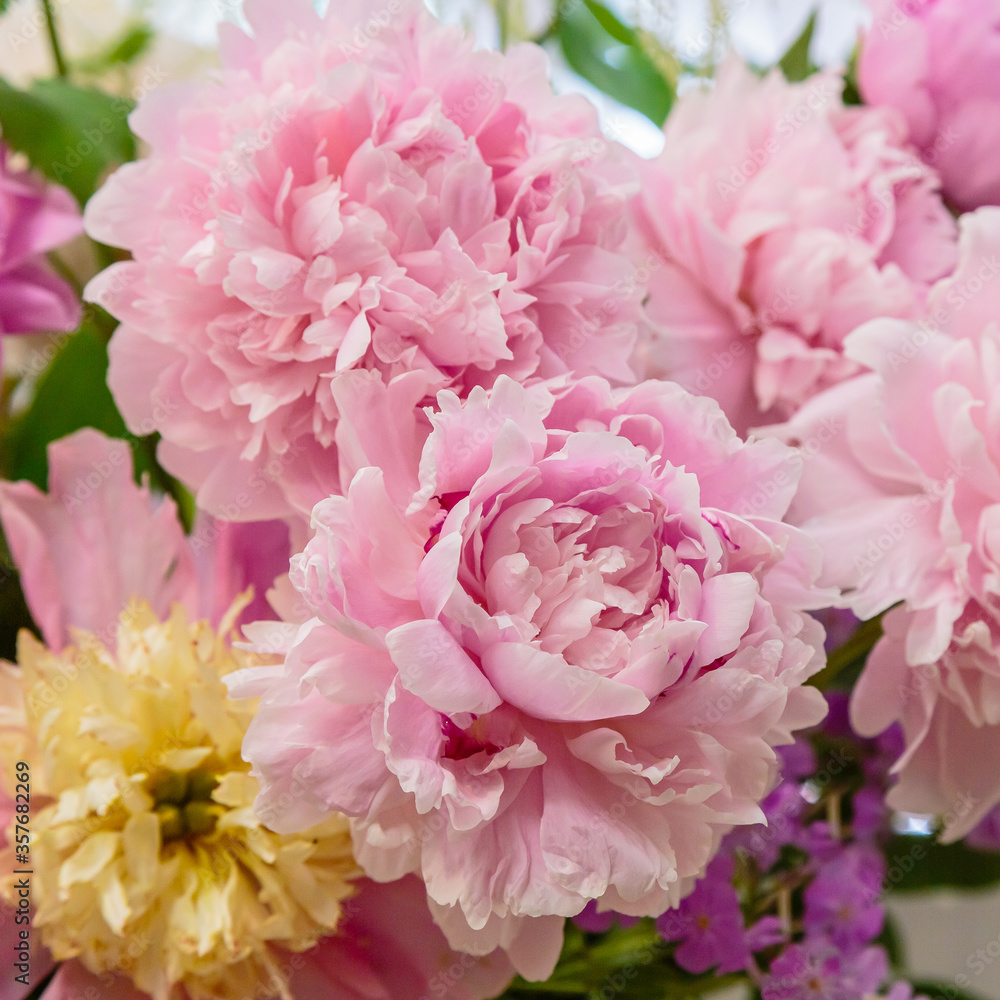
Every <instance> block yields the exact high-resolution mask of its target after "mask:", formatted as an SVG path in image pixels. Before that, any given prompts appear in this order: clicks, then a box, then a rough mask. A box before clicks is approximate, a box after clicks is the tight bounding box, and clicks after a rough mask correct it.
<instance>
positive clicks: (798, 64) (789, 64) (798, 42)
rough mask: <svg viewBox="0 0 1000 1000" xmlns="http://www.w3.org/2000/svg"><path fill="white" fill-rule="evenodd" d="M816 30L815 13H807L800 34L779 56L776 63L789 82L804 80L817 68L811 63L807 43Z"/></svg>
mask: <svg viewBox="0 0 1000 1000" xmlns="http://www.w3.org/2000/svg"><path fill="white" fill-rule="evenodd" d="M815 30H816V13H815V11H814V12H813V13H812V14H810V15H809V20H808V21H806V26H805V28H803V29H802V34H801V35H799V37H798V38H796V39H795V41H794V42H792V47H791V48H790V49H789V50H788V51H787V52H786V53H785V54H784V55H783V56H782V57H781V60H780V61H779V62H778V65H779V66H780V67H781V71H782V72H783V73H784V74H785V79H786V80H788V81H789V82H790V83H795V82H797V81H798V80H804V79H805V78H806V77H807V76H811V75H812V74H813V73H815V72H816V70H817V69H818V68H819V67H817V66H816V65H814V64H813V62H812V60H810V58H809V44H810V42H812V36H813V32H814V31H815Z"/></svg>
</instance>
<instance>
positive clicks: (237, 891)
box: [0, 601, 359, 1000]
mask: <svg viewBox="0 0 1000 1000" xmlns="http://www.w3.org/2000/svg"><path fill="white" fill-rule="evenodd" d="M244 604H245V601H244V602H243V603H238V604H237V605H236V606H234V608H233V609H231V611H230V612H229V615H228V616H227V619H226V620H225V621H224V622H223V623H221V625H220V629H219V634H216V633H215V632H214V631H213V630H212V628H211V627H210V626H209V625H208V624H207V623H206V622H198V623H191V622H189V621H188V618H187V615H186V613H185V612H184V609H183V608H182V607H180V606H179V605H177V606H175V607H174V609H173V612H172V614H171V617H170V619H169V620H168V621H165V622H161V621H159V620H158V619H157V618H156V616H155V615H154V614H153V612H152V610H151V609H150V608H149V606H148V605H147V604H144V603H135V604H133V605H131V606H130V607H129V608H127V609H126V610H125V611H124V612H123V614H122V616H121V618H120V620H119V623H118V631H117V648H116V649H115V650H114V651H110V650H108V649H106V648H105V647H104V646H103V645H102V644H101V643H100V642H98V641H97V639H96V638H95V637H93V636H92V635H89V634H87V633H82V632H78V633H75V634H74V641H75V645H74V646H70V647H68V648H67V649H65V650H63V651H62V652H60V653H53V652H51V651H50V650H48V649H46V648H45V647H44V646H42V645H41V644H40V643H39V642H38V641H37V640H36V639H35V638H34V637H33V636H31V635H30V634H29V633H27V632H23V633H22V634H21V637H20V642H19V644H18V662H19V664H20V669H19V670H18V669H17V668H14V667H13V666H10V665H6V666H5V668H4V669H5V671H6V676H4V677H3V678H2V683H0V689H2V690H5V691H6V690H7V689H8V688H9V687H10V685H11V684H12V683H14V682H15V681H18V680H19V682H20V684H19V687H20V695H21V700H22V702H23V704H22V705H20V706H19V705H18V704H17V699H16V698H5V706H6V709H7V710H6V714H5V715H3V716H0V744H2V745H3V746H4V747H5V748H8V747H10V748H13V746H14V745H15V743H14V740H13V739H12V734H13V733H14V732H15V731H16V728H17V727H15V726H13V725H12V717H13V716H15V715H17V714H20V717H21V720H22V721H23V728H22V729H21V732H20V738H21V743H20V746H19V747H18V749H17V751H16V752H17V754H18V757H19V758H20V759H27V760H29V762H31V764H32V769H31V770H32V774H31V781H32V789H33V793H34V794H33V796H32V801H33V805H34V809H33V815H32V816H31V829H32V834H33V836H32V842H31V862H32V868H33V870H34V877H33V881H32V887H31V889H32V902H33V904H34V906H35V908H36V910H35V917H34V925H35V927H36V928H37V929H39V930H40V931H41V936H42V939H43V941H44V943H45V945H46V946H47V947H48V948H49V949H50V950H51V952H52V954H53V955H54V956H55V958H56V959H57V960H63V959H70V958H77V959H79V960H80V961H81V962H83V964H84V965H86V967H87V968H88V969H90V970H91V971H92V972H95V973H102V972H105V971H111V970H119V971H121V972H124V973H125V974H126V975H128V976H129V977H131V979H132V980H133V981H134V982H135V984H136V986H138V987H139V989H141V990H142V991H144V992H145V993H148V994H150V995H151V996H153V997H155V998H156V1000H168V998H174V997H177V996H179V995H182V993H181V991H180V989H179V987H183V989H184V990H186V992H187V994H188V995H189V996H190V997H191V998H192V1000H200V998H203V997H204V998H209V997H211V998H216V997H218V998H232V1000H248V998H253V997H262V996H274V995H276V994H277V995H282V996H284V995H287V983H286V982H285V979H284V973H283V972H282V970H283V969H285V968H287V966H288V963H287V961H286V962H283V961H282V960H281V955H280V952H281V951H305V950H306V949H308V948H311V947H312V946H313V945H314V944H315V943H316V942H317V940H319V938H321V937H324V936H326V935H328V934H330V933H331V932H332V931H333V930H334V929H335V928H336V926H337V922H338V919H339V916H340V909H341V908H340V903H341V901H342V900H344V899H345V898H346V897H348V896H349V895H350V894H351V892H352V888H351V881H350V880H351V879H352V878H354V877H355V876H356V875H357V874H359V873H358V870H357V868H356V865H355V862H354V860H353V857H352V854H351V845H350V836H349V833H348V827H347V822H346V820H344V819H343V818H341V817H334V818H332V819H330V820H328V821H326V822H324V823H323V824H321V825H320V826H316V827H314V828H313V829H311V830H307V831H305V832H304V833H301V834H295V835H279V834H276V833H273V832H272V831H270V830H267V829H265V828H264V827H262V826H261V824H260V823H259V821H258V820H257V819H256V817H255V816H254V813H253V810H252V803H253V800H254V798H255V796H256V794H257V781H256V779H255V778H253V777H252V776H251V775H250V774H249V770H250V768H249V765H248V764H247V763H245V762H244V761H243V760H242V758H241V757H240V745H241V743H242V740H243V734H244V733H245V731H246V728H247V725H248V724H249V722H250V720H251V718H252V717H253V714H254V711H255V709H256V705H255V704H254V702H252V701H238V702H237V701H230V700H229V699H228V697H227V694H226V688H225V685H224V684H223V683H222V680H221V678H222V677H223V676H225V675H226V674H228V673H230V672H231V671H233V670H237V669H240V668H242V667H245V666H248V665H250V664H251V662H252V661H253V659H254V658H253V656H252V654H249V653H245V652H243V651H241V650H239V649H233V648H231V646H230V645H229V644H228V642H226V641H225V639H224V638H223V636H224V635H225V634H226V633H227V632H229V631H230V630H231V629H232V625H233V622H234V621H235V617H236V615H237V614H238V613H239V611H240V610H241V608H242V607H243V606H244ZM12 706H13V707H12ZM39 794H42V795H44V796H46V797H47V798H45V799H43V800H42V801H44V802H45V803H47V804H45V805H44V807H43V808H39V807H38V806H37V805H35V802H37V801H38V799H37V796H38V795H39ZM8 853H9V851H8ZM7 860H9V859H0V864H2V865H3V870H6V871H11V869H12V868H13V867H17V866H16V865H12V864H7V863H6V861H7ZM5 888H6V890H7V894H8V897H9V898H12V897H11V896H10V890H11V887H10V884H9V883H8V884H7V886H6V887H5ZM286 957H287V956H286Z"/></svg>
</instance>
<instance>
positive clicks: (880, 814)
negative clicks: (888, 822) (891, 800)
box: [851, 785, 887, 840]
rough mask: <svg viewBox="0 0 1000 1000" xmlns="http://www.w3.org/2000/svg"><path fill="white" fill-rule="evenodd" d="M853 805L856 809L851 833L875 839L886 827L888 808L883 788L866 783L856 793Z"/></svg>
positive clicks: (863, 838) (867, 838)
mask: <svg viewBox="0 0 1000 1000" xmlns="http://www.w3.org/2000/svg"><path fill="white" fill-rule="evenodd" d="M851 806H852V807H853V810H854V818H853V819H852V820H851V833H852V835H853V836H854V837H855V839H857V840H873V839H874V838H875V837H877V836H878V835H879V833H880V832H881V831H882V830H884V829H885V818H886V815H887V810H886V805H885V796H884V793H883V790H882V789H881V788H877V787H872V786H871V785H866V786H865V787H864V788H862V789H860V790H859V791H857V792H855V793H854V797H853V799H852V800H851Z"/></svg>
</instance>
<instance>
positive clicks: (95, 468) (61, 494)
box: [0, 430, 511, 1000]
mask: <svg viewBox="0 0 1000 1000" xmlns="http://www.w3.org/2000/svg"><path fill="white" fill-rule="evenodd" d="M49 464H50V470H51V471H50V475H49V493H48V494H44V493H42V492H41V491H39V490H38V489H36V488H35V487H34V486H32V485H31V484H29V483H0V522H2V525H3V530H4V533H5V535H6V538H7V540H8V542H9V544H10V547H11V550H12V551H13V553H14V556H15V558H16V560H17V564H18V565H19V566H21V567H22V570H23V571H24V576H23V577H22V583H23V586H24V593H25V597H26V599H27V602H28V606H29V608H30V610H31V613H32V615H33V617H34V619H35V621H36V622H38V624H39V626H40V627H41V630H42V633H43V636H44V638H45V641H46V643H47V644H48V645H49V646H50V647H51V648H52V649H54V650H59V649H62V648H63V647H64V646H65V645H66V644H67V642H68V641H69V640H70V636H69V632H68V630H69V629H86V630H87V631H91V632H94V633H95V634H96V635H97V636H98V638H100V639H102V640H103V641H106V642H108V643H110V644H112V645H113V643H114V632H115V622H116V620H117V619H118V617H119V615H120V614H121V612H122V610H123V609H124V608H125V607H126V606H127V604H128V602H129V601H130V600H135V599H139V600H145V601H148V602H149V603H150V605H151V606H152V607H153V608H154V609H155V610H156V611H157V612H158V613H161V614H166V613H168V612H169V610H170V606H171V605H172V604H174V603H181V604H183V605H184V606H185V607H186V608H187V609H188V611H189V612H190V613H191V614H192V615H194V616H196V615H199V614H200V615H203V616H205V617H213V618H215V619H216V620H217V615H213V609H214V608H217V607H219V606H220V605H225V606H227V607H228V605H229V604H230V603H231V602H232V600H233V599H234V598H235V597H236V596H237V594H238V593H239V592H240V591H242V590H244V589H245V588H246V586H247V585H248V584H255V585H256V586H257V588H258V590H259V591H261V592H262V591H264V590H266V589H267V587H269V586H270V585H271V583H272V582H273V581H272V574H271V573H270V571H269V570H268V560H267V559H266V558H265V559H264V560H263V561H258V562H257V563H256V564H255V565H254V566H253V568H252V571H250V572H249V575H242V576H241V575H240V574H239V573H237V572H234V571H233V570H232V569H231V568H230V569H229V570H228V571H227V572H225V573H219V574H216V573H215V572H214V569H213V568H214V565H215V561H216V559H217V558H218V556H219V554H220V553H225V552H227V551H231V548H232V545H233V541H232V539H231V538H230V537H229V536H228V535H225V534H224V535H223V537H222V539H221V540H219V541H213V542H211V543H210V544H209V543H204V540H205V539H206V538H207V537H209V536H210V535H212V534H213V533H214V529H213V528H212V527H211V525H209V524H208V523H207V522H204V523H203V524H202V525H201V528H200V530H199V531H196V532H195V534H194V535H193V536H192V537H191V538H186V537H185V535H184V532H183V529H182V528H181V526H180V524H179V523H178V521H177V519H176V510H175V507H174V505H173V503H172V502H171V501H170V500H162V501H154V500H153V499H152V498H151V496H150V494H149V491H148V490H147V489H145V488H142V487H138V486H136V485H135V483H134V482H133V480H132V459H131V455H130V452H129V447H128V445H127V444H125V443H124V442H122V441H112V440H109V439H108V438H105V437H104V436H103V435H101V434H99V433H98V432H96V431H92V430H83V431H79V432H78V433H76V434H74V435H72V436H71V437H68V438H64V439H63V440H61V441H59V442H57V443H55V444H53V445H51V446H50V448H49ZM95 476H97V477H99V478H100V480H101V482H100V485H99V486H95V484H94V477H95ZM258 537H260V532H259V530H258ZM199 543H204V544H199ZM285 564H286V565H287V556H286V559H285ZM244 565H246V564H244ZM247 568H248V569H249V567H247ZM6 681H8V678H7V677H6V676H5V674H4V673H2V672H0V691H2V695H3V702H2V707H4V708H6V707H10V706H11V705H12V704H13V695H12V693H11V692H10V691H9V690H8V687H9V685H8V684H6V683H5V682H6ZM6 724H7V719H6V718H5V717H4V713H3V712H2V711H0V735H2V731H3V729H4V727H5V725H6ZM34 792H35V794H34V799H33V801H34V802H35V804H36V809H37V808H38V804H39V803H44V802H45V799H44V798H40V797H39V790H38V788H37V787H36V788H35V790H34ZM12 810H13V802H12V801H11V799H10V798H9V797H8V796H7V794H6V793H5V792H4V791H3V789H0V847H3V846H5V832H6V830H7V829H8V827H9V826H10V820H11V817H12V815H13V812H12ZM345 911H346V919H345V921H344V923H343V925H342V926H341V927H339V928H338V932H337V934H335V935H333V936H330V937H327V938H324V939H323V940H321V941H320V943H319V944H318V945H317V946H316V947H315V948H313V949H312V950H310V951H308V952H306V953H305V954H302V955H300V954H295V955H293V954H290V953H287V955H286V957H287V960H288V964H289V967H290V968H291V969H292V970H293V975H292V977H291V989H292V995H293V996H294V997H296V998H299V1000H312V998H314V997H317V996H325V997H330V998H331V1000H400V998H403V997H414V998H416V997H419V996H421V995H425V994H428V993H430V994H431V995H433V996H435V997H442V998H446V1000H482V998H483V997H487V996H495V995H496V994H497V993H498V992H499V991H500V990H501V989H503V987H504V986H505V985H506V984H507V982H508V981H509V980H510V978H511V970H510V966H509V963H508V962H507V960H506V958H505V957H504V956H503V954H502V953H499V952H498V953H497V954H496V955H494V956H492V957H489V958H486V959H483V960H481V961H476V962H474V961H472V960H471V959H469V957H468V956H466V955H459V954H456V953H455V952H453V951H452V950H451V948H449V946H448V944H447V942H446V941H445V939H444V936H443V935H442V933H441V931H440V930H439V929H438V928H437V926H435V924H434V922H433V920H432V919H431V914H430V911H429V910H428V907H427V902H426V894H425V892H424V889H423V886H422V885H421V883H420V882H419V880H417V879H415V878H406V879H402V880H399V881H396V882H394V883H393V884H392V885H385V886H383V885H378V884H376V883H374V882H371V881H370V880H367V879H363V880H362V881H361V882H360V884H359V888H358V891H357V894H356V895H355V896H354V897H353V898H352V899H350V900H348V902H347V904H346V906H345ZM387 914H392V919H386V915H387ZM21 926H23V925H20V924H17V923H15V920H14V913H13V912H12V911H11V910H10V909H8V908H5V907H3V906H2V905H0V947H3V949H4V953H5V954H6V955H7V956H8V957H9V956H11V955H14V954H15V946H16V945H17V944H18V943H19V942H20V941H21V940H22V939H21V937H20V935H19V930H20V928H21ZM30 940H31V942H32V949H31V951H32V960H31V963H29V964H30V968H31V984H30V985H29V986H26V987H21V986H19V985H18V983H17V982H15V981H14V980H13V978H12V977H11V976H9V975H8V976H5V977H4V979H3V982H2V983H0V1000H22V997H25V996H27V995H28V994H29V993H31V992H32V989H33V987H34V986H35V984H37V983H38V982H39V981H41V980H42V979H43V978H44V976H45V975H46V973H47V972H48V971H50V969H51V967H52V960H51V958H50V957H49V955H48V953H47V952H46V951H45V949H44V948H42V947H41V946H40V943H39V939H38V935H37V934H32V935H30ZM455 969H457V970H458V972H455V971H454V970H455ZM450 970H451V971H450ZM181 993H182V995H179V997H178V1000H184V998H185V997H186V996H187V994H186V993H184V991H181ZM97 995H100V996H102V997H106V998H108V1000H148V998H147V997H146V995H145V994H144V993H141V992H140V991H139V990H137V989H136V987H135V986H134V984H133V983H132V982H131V980H129V979H128V978H126V977H125V976H121V975H116V974H112V973H104V974H101V975H95V974H94V973H92V972H90V971H88V969H87V968H86V967H85V966H84V965H83V963H82V962H80V961H77V960H70V961H67V962H64V963H62V964H61V965H60V967H59V969H58V971H57V973H56V975H55V978H54V979H53V980H52V983H51V985H49V986H48V987H47V988H46V991H45V997H46V1000H75V998H79V997H85V996H97ZM275 1000H277V998H275Z"/></svg>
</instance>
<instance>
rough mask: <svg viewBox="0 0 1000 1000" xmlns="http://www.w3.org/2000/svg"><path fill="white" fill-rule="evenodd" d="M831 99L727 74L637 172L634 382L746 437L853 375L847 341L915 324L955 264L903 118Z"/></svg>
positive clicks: (945, 220)
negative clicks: (663, 381) (638, 301)
mask: <svg viewBox="0 0 1000 1000" xmlns="http://www.w3.org/2000/svg"><path fill="white" fill-rule="evenodd" d="M841 86H842V81H841V79H840V78H839V77H838V76H835V75H833V74H818V75H816V76H813V77H810V78H809V79H808V80H806V81H805V82H803V83H799V84H789V83H786V82H785V81H784V79H783V78H782V77H781V75H780V74H779V73H777V72H775V73H772V74H771V75H770V76H768V77H766V78H765V79H758V78H757V77H755V76H754V75H753V74H751V73H750V71H749V70H747V69H745V68H744V67H743V66H742V65H740V64H739V63H737V62H735V61H732V62H729V63H727V64H726V65H725V66H724V67H723V68H722V70H721V71H720V74H719V77H718V80H717V81H716V86H715V89H714V90H712V91H709V92H699V93H695V94H692V95H690V96H689V97H686V98H685V99H683V100H682V101H680V102H679V103H678V105H677V107H676V109H675V110H674V112H673V113H672V114H671V116H670V118H669V120H668V122H667V125H666V149H665V150H664V152H663V154H662V155H661V156H660V157H659V158H658V159H657V160H654V161H651V162H648V163H646V164H645V165H644V184H643V194H642V198H641V200H639V201H638V202H637V221H638V224H639V226H640V227H641V229H642V230H643V231H644V232H645V233H646V237H647V240H648V242H649V244H650V245H651V246H653V247H656V248H658V251H659V252H660V253H661V255H662V261H661V266H660V267H659V268H657V269H656V272H655V273H654V275H653V277H652V280H651V282H650V294H649V301H648V303H647V313H648V316H649V319H650V320H651V322H652V325H653V331H652V334H651V336H650V337H648V338H647V339H646V340H645V342H644V343H643V345H642V347H641V352H640V353H641V363H642V365H643V371H644V373H645V374H646V375H647V376H655V377H660V376H663V375H664V374H665V375H666V376H667V377H669V378H674V379H677V380H678V381H680V382H681V384H682V385H684V386H685V387H687V388H689V389H691V390H692V391H694V392H698V393H704V394H708V395H711V396H713V397H714V398H715V399H717V400H718V401H719V402H720V403H721V404H722V407H723V409H724V410H725V411H726V415H727V416H728V417H729V419H730V421H732V423H733V425H734V426H735V427H736V429H737V430H738V431H740V432H741V433H742V432H744V431H746V430H747V429H749V428H750V427H753V426H755V425H757V424H761V423H765V422H769V421H775V420H781V419H784V418H786V417H788V416H789V415H790V414H791V413H792V412H794V410H795V409H796V407H798V406H800V405H801V404H802V403H803V402H805V400H807V399H808V398H809V397H810V396H812V395H813V394H815V393H816V392H818V391H819V390H821V389H822V388H824V387H826V386H829V385H833V384H835V383H836V382H839V381H841V380H842V379H845V378H847V377H849V376H851V375H853V374H855V373H856V372H857V371H858V365H857V364H856V363H855V362H853V361H852V360H850V359H849V358H846V357H845V356H844V353H843V341H844V338H845V337H846V336H847V334H848V333H850V332H851V331H852V330H853V329H854V328H855V327H857V326H858V325H860V324H861V323H862V322H864V321H865V320H868V319H872V318H874V317H876V316H896V317H902V318H916V317H917V316H919V315H920V311H921V308H922V306H923V302H924V298H925V293H926V290H927V288H928V286H929V285H930V283H931V282H933V281H934V280H936V279H938V278H940V277H941V276H943V275H944V274H946V273H948V272H949V271H950V270H951V268H952V266H953V264H954V259H955V248H954V240H955V227H954V222H953V221H952V219H951V217H950V215H949V214H948V212H947V210H946V209H945V208H944V206H943V205H942V203H941V199H940V196H939V194H938V184H937V179H936V176H935V174H934V172H933V171H932V170H930V169H929V168H928V167H926V166H925V165H924V164H922V163H921V162H920V160H919V159H918V158H917V156H916V155H915V154H914V153H913V152H911V151H910V150H909V149H908V148H907V147H906V146H905V145H904V141H905V128H904V126H903V123H902V120H901V119H900V118H899V116H898V115H897V114H896V113H895V112H893V111H890V110H888V109H880V110H872V109H868V108H846V107H844V106H843V104H842V103H841V98H840V90H841Z"/></svg>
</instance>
